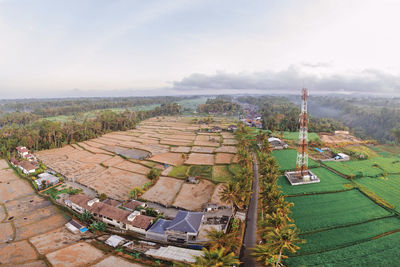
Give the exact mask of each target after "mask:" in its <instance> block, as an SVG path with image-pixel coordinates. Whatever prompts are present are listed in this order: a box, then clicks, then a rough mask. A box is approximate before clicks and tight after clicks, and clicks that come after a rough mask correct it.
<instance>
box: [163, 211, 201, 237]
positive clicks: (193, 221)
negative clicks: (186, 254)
mask: <svg viewBox="0 0 400 267" xmlns="http://www.w3.org/2000/svg"><path fill="white" fill-rule="evenodd" d="M202 219H203V213H202V212H189V211H182V210H180V211H178V214H177V215H176V216H175V218H174V219H173V220H172V221H171V222H170V224H169V226H168V227H167V228H166V229H167V230H173V231H179V232H184V233H197V232H198V230H199V228H200V224H201V220H202Z"/></svg>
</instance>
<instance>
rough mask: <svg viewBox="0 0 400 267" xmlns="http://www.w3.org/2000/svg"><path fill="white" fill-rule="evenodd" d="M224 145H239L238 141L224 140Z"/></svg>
mask: <svg viewBox="0 0 400 267" xmlns="http://www.w3.org/2000/svg"><path fill="white" fill-rule="evenodd" d="M222 144H224V145H236V144H237V140H236V139H224V141H223V142H222Z"/></svg>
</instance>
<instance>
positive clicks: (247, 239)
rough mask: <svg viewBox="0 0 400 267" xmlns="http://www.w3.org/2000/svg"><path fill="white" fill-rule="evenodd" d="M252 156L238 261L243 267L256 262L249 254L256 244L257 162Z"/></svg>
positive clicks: (251, 265) (253, 154)
mask: <svg viewBox="0 0 400 267" xmlns="http://www.w3.org/2000/svg"><path fill="white" fill-rule="evenodd" d="M252 156H253V162H254V164H253V172H254V178H253V184H252V186H251V190H252V195H251V200H250V205H249V210H248V211H247V218H246V230H245V232H244V240H243V247H242V255H241V259H240V261H241V262H243V266H245V267H247V266H248V267H254V266H256V265H257V264H256V261H255V259H254V257H252V256H251V255H250V254H251V253H252V250H251V249H252V248H253V247H254V246H255V245H256V243H257V201H258V162H257V158H256V155H255V153H254V152H253V153H252Z"/></svg>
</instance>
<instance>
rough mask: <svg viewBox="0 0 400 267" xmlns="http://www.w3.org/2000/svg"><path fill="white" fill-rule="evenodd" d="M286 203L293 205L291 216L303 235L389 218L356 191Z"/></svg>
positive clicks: (308, 197) (289, 198)
mask: <svg viewBox="0 0 400 267" xmlns="http://www.w3.org/2000/svg"><path fill="white" fill-rule="evenodd" d="M287 200H288V201H291V202H293V203H294V207H293V208H292V212H293V214H292V215H293V218H294V220H295V222H296V225H297V226H298V227H299V229H300V230H301V232H303V233H305V232H310V231H315V230H319V229H326V228H331V227H338V226H343V225H349V224H354V223H360V222H365V221H367V220H371V219H375V218H380V217H384V216H389V215H391V213H390V212H389V211H387V210H385V209H383V208H381V207H380V206H378V205H376V204H375V203H374V202H373V201H372V200H370V199H369V198H367V197H366V196H364V195H363V194H362V193H360V192H359V191H358V190H350V191H345V192H340V193H331V194H318V195H309V196H300V197H288V198H287Z"/></svg>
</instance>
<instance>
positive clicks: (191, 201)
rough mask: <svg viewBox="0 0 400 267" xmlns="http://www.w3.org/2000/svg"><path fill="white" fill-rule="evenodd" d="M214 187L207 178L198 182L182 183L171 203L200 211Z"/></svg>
mask: <svg viewBox="0 0 400 267" xmlns="http://www.w3.org/2000/svg"><path fill="white" fill-rule="evenodd" d="M214 188H215V186H214V184H213V183H212V182H210V181H207V180H201V181H200V183H198V184H188V183H184V184H183V185H182V188H181V190H180V191H179V194H178V195H177V196H176V199H175V201H174V203H173V204H172V205H173V206H174V207H178V208H183V209H186V210H195V211H200V210H202V209H203V208H204V206H205V205H206V204H207V202H208V201H209V199H210V197H211V195H212V194H213V192H214Z"/></svg>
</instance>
